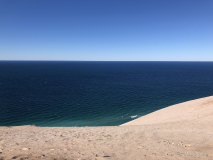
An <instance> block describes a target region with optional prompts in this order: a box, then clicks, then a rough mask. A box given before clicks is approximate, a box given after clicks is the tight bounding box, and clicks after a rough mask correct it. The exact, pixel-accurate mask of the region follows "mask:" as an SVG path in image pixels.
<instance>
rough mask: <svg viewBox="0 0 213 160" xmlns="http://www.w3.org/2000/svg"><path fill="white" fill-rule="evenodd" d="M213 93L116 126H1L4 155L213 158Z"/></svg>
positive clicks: (124, 159) (118, 159) (137, 159)
mask: <svg viewBox="0 0 213 160" xmlns="http://www.w3.org/2000/svg"><path fill="white" fill-rule="evenodd" d="M212 123H213V96H211V97H206V98H201V99H197V100H193V101H188V102H184V103H181V104H177V105H173V106H170V107H167V108H164V109H161V110H159V111H156V112H153V113H151V114H149V115H146V116H144V117H141V118H139V119H136V120H133V121H131V122H128V123H126V124H123V125H121V126H116V127H36V126H19V127H0V159H2V160H6V159H20V160H24V159H57V160H62V159H63V160H64V159H75V160H77V159H79V160H80V159H81V160H83V159H91V160H93V159H97V160H105V159H106V160H107V159H110V160H141V159H147V160H151V159H156V160H157V159H158V160H165V159H168V160H172V159H184V160H185V159H191V160H196V159H209V160H210V159H213V124H212Z"/></svg>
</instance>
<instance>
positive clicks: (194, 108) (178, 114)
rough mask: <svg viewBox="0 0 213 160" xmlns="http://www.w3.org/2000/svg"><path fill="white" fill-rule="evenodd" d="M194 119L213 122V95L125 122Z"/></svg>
mask: <svg viewBox="0 0 213 160" xmlns="http://www.w3.org/2000/svg"><path fill="white" fill-rule="evenodd" d="M185 121H191V122H192V121H193V123H195V122H196V123H198V124H204V123H209V122H213V96H210V97H205V98H200V99H196V100H191V101H187V102H184V103H180V104H176V105H173V106H170V107H166V108H163V109H161V110H158V111H155V112H153V113H151V114H148V115H146V116H143V117H141V118H138V119H136V120H133V121H130V122H128V123H125V124H123V125H122V126H127V125H150V124H162V123H172V122H181V123H182V122H185Z"/></svg>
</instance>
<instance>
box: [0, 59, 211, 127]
mask: <svg viewBox="0 0 213 160" xmlns="http://www.w3.org/2000/svg"><path fill="white" fill-rule="evenodd" d="M212 94H213V63H212V62H32V61H30V62H27V61H25V62H21V61H20V62H18V61H1V62H0V125H1V126H15V125H30V124H35V125H37V126H114V125H120V124H122V123H125V122H128V121H130V120H133V119H135V118H138V117H141V116H143V115H146V114H148V113H151V112H153V111H156V110H158V109H161V108H164V107H167V106H170V105H173V104H177V103H180V102H184V101H188V100H192V99H197V98H201V97H206V96H211V95H212Z"/></svg>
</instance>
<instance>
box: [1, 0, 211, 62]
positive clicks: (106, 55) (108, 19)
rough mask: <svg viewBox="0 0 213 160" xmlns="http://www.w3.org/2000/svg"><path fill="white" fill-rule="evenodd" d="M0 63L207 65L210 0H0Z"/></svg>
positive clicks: (209, 42) (209, 59)
mask: <svg viewBox="0 0 213 160" xmlns="http://www.w3.org/2000/svg"><path fill="white" fill-rule="evenodd" d="M0 60H86V61H213V0H128V1H127V0H0Z"/></svg>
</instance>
